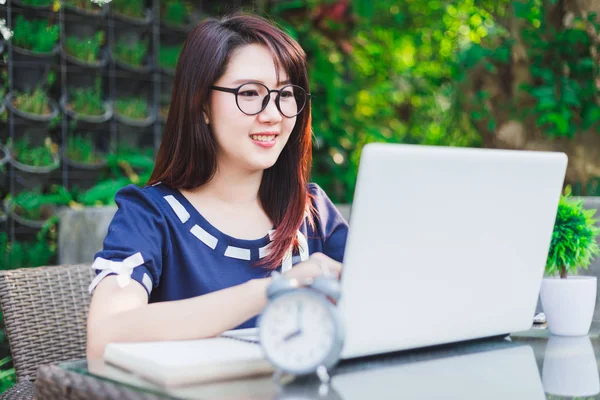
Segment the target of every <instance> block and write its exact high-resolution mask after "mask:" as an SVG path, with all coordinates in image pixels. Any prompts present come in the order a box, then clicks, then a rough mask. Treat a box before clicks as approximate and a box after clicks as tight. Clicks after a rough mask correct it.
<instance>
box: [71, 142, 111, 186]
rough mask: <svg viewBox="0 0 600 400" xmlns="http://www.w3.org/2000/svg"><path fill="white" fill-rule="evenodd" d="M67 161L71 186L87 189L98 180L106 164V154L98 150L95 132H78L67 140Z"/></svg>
mask: <svg viewBox="0 0 600 400" xmlns="http://www.w3.org/2000/svg"><path fill="white" fill-rule="evenodd" d="M65 162H66V163H67V165H68V176H69V187H75V188H78V189H81V190H85V189H89V188H90V187H92V186H94V185H95V184H96V183H97V182H98V179H99V177H100V175H101V174H102V170H103V168H104V167H105V166H106V156H105V155H104V154H103V153H102V152H99V151H98V150H97V147H96V144H95V141H94V134H93V133H83V134H82V133H78V134H75V135H71V136H69V138H68V140H67V151H66V157H65Z"/></svg>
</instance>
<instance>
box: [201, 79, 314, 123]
mask: <svg viewBox="0 0 600 400" xmlns="http://www.w3.org/2000/svg"><path fill="white" fill-rule="evenodd" d="M248 84H254V85H261V86H263V87H264V88H265V89H267V95H266V96H265V97H267V98H268V100H267V101H266V102H265V104H263V106H262V108H261V109H260V110H259V111H257V112H255V113H252V114H250V113H247V112H245V111H244V110H242V107H240V103H239V102H238V93H239V92H240V89H241V88H242V87H244V86H246V85H248ZM289 86H293V87H295V88H298V89H300V90H302V91H303V92H304V94H305V95H306V100H305V101H304V104H303V105H302V108H300V109H299V110H298V113H296V115H292V116H291V117H288V116H287V115H285V114H284V113H283V112H282V111H281V107H280V106H279V95H280V94H281V92H282V91H283V90H284V89H285V88H287V87H289ZM210 88H211V89H212V90H218V91H220V92H225V93H233V94H235V104H236V105H237V108H238V109H239V110H240V111H241V112H242V113H244V114H246V115H257V114H260V113H261V112H263V111H264V109H265V108H267V106H268V105H269V102H270V101H271V93H277V96H275V107H277V111H279V113H280V114H281V115H283V116H284V117H286V118H294V117H297V116H298V115H300V113H301V112H302V110H304V107H306V104H308V102H309V101H310V93H308V92H307V91H306V90H304V88H303V87H302V86H298V85H293V84H290V85H285V86H284V87H282V88H281V89H269V88H268V87H267V86H266V85H264V84H262V83H260V82H245V83H242V84H241V85H240V86H238V87H236V88H227V87H223V86H215V85H212V86H211V87H210ZM263 101H264V99H263Z"/></svg>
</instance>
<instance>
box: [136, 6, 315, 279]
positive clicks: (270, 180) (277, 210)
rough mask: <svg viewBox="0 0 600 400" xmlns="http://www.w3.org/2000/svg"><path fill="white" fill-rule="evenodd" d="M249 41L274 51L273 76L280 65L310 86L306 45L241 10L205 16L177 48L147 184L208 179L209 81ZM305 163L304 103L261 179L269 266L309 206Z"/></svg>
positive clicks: (212, 167)
mask: <svg viewBox="0 0 600 400" xmlns="http://www.w3.org/2000/svg"><path fill="white" fill-rule="evenodd" d="M254 43H256V44H262V45H265V46H267V48H269V50H270V51H271V53H272V54H273V57H274V59H275V67H276V73H277V80H278V81H280V79H279V73H280V71H281V69H283V70H284V71H285V72H286V73H287V74H288V76H289V79H290V81H291V83H292V84H294V85H298V86H301V87H303V88H304V89H305V90H306V91H307V92H309V93H310V90H309V85H308V76H307V71H306V55H305V53H304V50H302V48H301V47H300V45H299V44H298V43H297V42H296V41H295V40H294V39H292V38H291V37H290V36H289V35H287V34H286V33H285V32H283V31H282V30H280V29H278V28H277V27H276V26H274V25H273V24H272V23H270V22H269V21H267V20H266V19H264V18H261V17H258V16H255V15H249V14H242V13H237V14H234V15H231V16H228V17H224V18H222V19H220V20H217V19H207V20H205V21H203V22H202V23H200V24H199V25H198V26H196V27H195V28H194V30H193V31H192V32H190V34H189V35H188V37H187V39H186V41H185V43H184V45H183V48H182V50H181V54H180V56H179V61H178V62H177V69H176V72H175V81H174V86H173V92H172V94H171V105H170V108H169V114H168V117H167V121H166V124H165V128H164V133H163V139H162V143H161V145H160V149H159V151H158V155H157V159H156V165H155V166H154V171H153V172H152V176H151V177H150V180H149V182H148V184H155V183H158V182H162V183H163V184H165V185H167V186H170V187H173V188H176V189H181V188H183V189H194V188H197V187H199V186H201V185H203V184H205V183H207V182H208V181H209V180H210V179H212V177H213V176H214V174H215V171H216V168H217V151H218V148H217V142H216V140H215V137H214V136H213V134H212V132H211V130H210V127H209V126H208V125H207V124H206V122H205V120H204V117H203V111H204V110H206V108H205V105H207V104H208V99H209V94H210V86H211V85H213V84H214V82H216V81H217V80H218V79H219V78H220V77H221V76H222V75H223V74H224V73H225V70H226V68H227V64H228V61H229V58H230V56H231V54H232V52H233V51H234V50H235V49H237V48H239V47H241V46H245V45H248V44H254ZM311 163H312V136H311V112H310V103H309V104H307V105H306V106H305V107H304V109H303V111H302V112H301V113H300V114H299V115H298V117H297V120H296V124H295V126H294V129H293V130H292V133H291V135H290V138H289V140H288V142H287V144H286V145H285V147H284V148H283V151H282V152H281V155H280V156H279V158H278V159H277V162H276V163H275V165H273V166H272V167H271V168H268V169H267V170H265V171H264V174H263V178H262V182H261V184H260V189H259V198H260V201H261V203H262V206H263V208H264V210H265V212H266V213H267V215H268V216H269V218H270V219H271V221H272V222H273V224H274V226H275V228H276V233H275V236H274V238H273V241H272V243H271V245H270V252H269V254H268V255H267V257H266V258H264V259H263V260H262V263H261V264H262V265H265V266H266V267H268V268H277V267H278V266H279V265H280V264H281V260H282V258H283V257H284V255H285V253H286V252H287V250H288V249H289V248H290V246H292V245H294V246H297V240H296V232H297V231H298V229H299V227H300V225H301V224H302V221H303V219H304V215H305V212H306V211H308V209H309V208H310V206H309V204H310V201H309V194H308V187H307V185H308V179H309V176H310V167H311ZM311 214H312V213H308V215H309V216H310V215H311Z"/></svg>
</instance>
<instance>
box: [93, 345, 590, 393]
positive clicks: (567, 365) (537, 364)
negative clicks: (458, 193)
mask: <svg viewBox="0 0 600 400" xmlns="http://www.w3.org/2000/svg"><path fill="white" fill-rule="evenodd" d="M528 340H529V339H523V340H518V341H515V340H513V341H511V340H508V339H504V340H502V339H498V340H491V341H479V342H475V343H462V344H454V345H447V346H443V347H441V348H435V349H421V350H417V351H409V352H401V353H397V354H394V355H386V356H383V357H370V358H367V359H362V360H352V361H347V362H343V363H341V364H340V365H339V366H338V367H337V368H336V369H335V370H334V371H332V379H331V382H330V383H329V385H322V384H321V383H320V382H319V381H318V380H317V379H316V378H314V377H309V378H299V379H295V380H292V382H290V383H285V384H283V383H281V382H279V383H277V382H276V381H275V380H274V379H273V377H271V376H265V377H261V378H248V379H244V380H236V381H230V382H215V383H211V384H204V385H198V386H190V387H180V388H158V387H156V386H154V385H151V384H149V383H148V382H143V381H142V380H141V379H140V378H137V377H134V376H132V375H130V374H127V373H124V372H123V371H117V370H115V369H114V368H111V367H110V366H107V365H104V364H101V365H100V366H99V367H94V366H93V365H88V366H87V368H86V369H87V370H88V371H89V372H91V373H92V374H95V375H96V376H98V375H100V376H104V377H105V378H109V379H112V380H117V381H120V382H124V383H128V384H130V385H132V386H135V387H140V388H144V389H146V390H151V391H153V392H159V393H162V394H168V395H171V396H174V397H177V398H183V399H205V400H230V399H237V400H255V399H256V400H258V399H261V400H291V399H297V400H299V399H305V400H308V399H313V400H330V399H331V400H341V399H343V400H365V399H366V400H370V399H378V400H386V399H399V398H407V399H412V398H415V399H440V398H443V399H461V400H469V399H477V400H481V399H492V400H494V399H503V400H504V399H511V400H518V399H527V400H536V399H540V400H542V399H546V393H547V394H549V395H550V397H549V398H556V396H561V397H562V396H569V397H576V396H581V397H589V396H595V395H597V394H598V393H600V380H599V374H598V366H597V359H596V355H595V354H594V348H593V346H592V342H591V341H590V339H589V337H587V336H584V337H577V338H572V337H555V336H551V337H550V338H549V339H543V341H541V340H539V339H534V340H533V341H530V342H528ZM546 340H547V342H546ZM532 346H533V347H532ZM534 349H535V353H534ZM536 354H537V355H538V359H537V361H536ZM542 356H543V357H542Z"/></svg>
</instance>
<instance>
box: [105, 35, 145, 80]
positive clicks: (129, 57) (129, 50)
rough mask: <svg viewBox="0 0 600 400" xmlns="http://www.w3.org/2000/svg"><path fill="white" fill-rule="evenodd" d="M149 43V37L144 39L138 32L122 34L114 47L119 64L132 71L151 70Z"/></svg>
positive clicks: (143, 71) (114, 54) (114, 53)
mask: <svg viewBox="0 0 600 400" xmlns="http://www.w3.org/2000/svg"><path fill="white" fill-rule="evenodd" d="M148 44H149V41H148V39H147V38H144V39H142V38H140V36H138V35H136V34H133V33H129V34H124V35H122V36H121V37H120V38H118V39H117V42H116V43H115V47H114V49H113V57H114V58H115V61H116V64H117V66H119V68H122V69H124V70H126V71H131V72H142V73H146V72H149V70H150V65H149V62H148V61H149V60H148Z"/></svg>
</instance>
